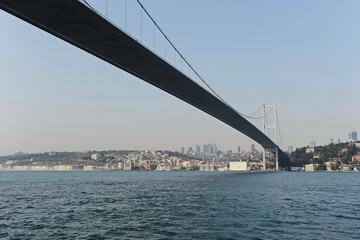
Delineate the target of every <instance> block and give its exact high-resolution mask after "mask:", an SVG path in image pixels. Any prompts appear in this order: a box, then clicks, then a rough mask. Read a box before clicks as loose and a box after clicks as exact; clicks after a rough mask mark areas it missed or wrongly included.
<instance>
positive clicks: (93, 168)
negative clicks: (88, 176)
mask: <svg viewBox="0 0 360 240" xmlns="http://www.w3.org/2000/svg"><path fill="white" fill-rule="evenodd" d="M96 169H97V168H96V166H84V171H94V170H96Z"/></svg>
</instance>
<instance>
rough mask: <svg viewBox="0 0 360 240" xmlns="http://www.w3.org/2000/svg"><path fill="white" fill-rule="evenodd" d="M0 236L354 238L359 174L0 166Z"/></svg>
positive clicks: (358, 223)
mask: <svg viewBox="0 0 360 240" xmlns="http://www.w3.org/2000/svg"><path fill="white" fill-rule="evenodd" d="M0 239H21V240H22V239H360V174H359V173H304V172H302V173H237V172H120V171H119V172H80V171H79V172H15V171H14V172H5V171H3V172H1V171H0Z"/></svg>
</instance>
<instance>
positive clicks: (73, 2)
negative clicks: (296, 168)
mask: <svg viewBox="0 0 360 240" xmlns="http://www.w3.org/2000/svg"><path fill="white" fill-rule="evenodd" d="M133 1H136V2H137V4H138V6H139V9H140V11H141V15H140V17H141V20H140V25H141V26H140V29H141V30H140V37H138V38H136V37H134V36H133V35H131V34H130V33H129V32H128V31H127V0H125V6H124V11H125V12H124V13H125V14H124V26H123V27H120V26H119V25H117V24H116V23H114V22H113V21H111V20H110V19H109V18H108V11H109V2H108V1H106V2H105V3H106V10H105V12H100V11H98V10H97V9H96V8H95V7H94V6H93V5H91V4H89V2H87V1H85V0H61V1H53V0H32V1H29V0H0V8H1V9H2V10H4V11H6V12H8V13H10V14H12V15H14V16H16V17H18V18H20V19H22V20H24V21H26V22H28V23H30V24H32V25H34V26H36V27H38V28H40V29H42V30H44V31H46V32H48V33H50V34H52V35H54V36H56V37H58V38H60V39H62V40H64V41H66V42H68V43H70V44H72V45H74V46H76V47H78V48H80V49H82V50H84V51H86V52H88V53H90V54H92V55H94V56H96V57H98V58H100V59H102V60H104V61H106V62H108V63H110V64H112V65H114V66H116V67H118V68H120V69H122V70H124V71H126V72H128V73H130V74H132V75H134V76H136V77H138V78H140V79H142V80H144V81H145V82H148V83H150V84H152V85H154V86H155V87H158V88H160V89H162V90H164V91H165V92H168V93H169V94H171V95H173V96H175V97H177V98H179V99H181V100H183V101H185V102H187V103H189V104H191V105H192V106H194V107H196V108H198V109H200V110H202V111H204V112H206V113H208V114H209V115H211V116H213V117H215V118H217V119H218V120H220V121H222V122H224V123H226V124H227V125H229V126H231V127H233V128H234V129H236V130H238V131H239V132H241V133H243V134H245V135H246V136H248V137H249V138H251V139H253V140H254V141H256V142H257V143H259V144H260V145H261V146H262V147H263V148H264V156H263V157H264V168H265V166H266V164H265V151H268V152H273V153H274V155H275V158H276V168H277V169H278V168H279V167H287V166H289V164H290V160H289V158H288V156H287V155H286V154H285V153H284V152H283V151H282V150H281V149H280V148H279V146H278V145H279V144H278V142H277V140H275V142H274V141H273V140H271V139H270V137H269V136H267V135H266V134H265V130H266V129H268V128H273V127H274V125H273V126H270V125H268V124H266V122H265V121H264V122H263V131H261V130H260V129H258V128H257V127H255V126H254V125H253V124H252V123H250V122H249V121H248V120H247V119H246V118H253V117H252V116H247V115H245V114H243V113H241V112H239V111H237V110H235V109H234V108H233V107H231V106H230V105H229V104H228V103H227V102H226V101H224V100H223V98H221V97H220V96H219V95H218V94H217V93H216V92H215V91H214V89H212V88H211V87H210V86H209V84H207V82H206V81H205V80H204V79H203V78H202V77H201V76H200V74H199V73H198V72H197V71H196V70H195V69H194V67H193V66H192V65H191V64H190V63H189V61H187V60H186V59H185V57H184V56H183V55H182V54H181V53H180V51H179V50H178V49H177V48H176V47H175V45H174V44H173V43H172V42H171V41H170V39H169V37H168V36H167V35H166V34H165V33H164V31H163V30H162V29H161V28H160V27H159V25H158V24H157V23H156V21H155V20H154V18H153V17H152V16H151V15H150V14H149V12H148V11H147V10H146V9H145V7H144V6H143V4H142V3H141V2H140V1H139V0H133ZM145 17H146V18H147V19H148V20H149V21H150V22H151V24H152V26H153V44H152V46H149V45H146V44H145V43H144V42H143V41H142V38H143V21H144V20H143V19H145ZM156 33H157V34H159V36H161V37H162V38H163V39H164V41H163V42H164V43H165V45H164V48H163V49H164V51H163V54H162V55H161V54H159V47H158V48H156ZM156 49H158V51H156ZM266 107H273V106H270V105H264V112H263V115H262V116H261V117H257V118H263V119H264V118H265V117H266V113H265V108H266ZM275 111H276V109H275ZM276 125H277V124H276Z"/></svg>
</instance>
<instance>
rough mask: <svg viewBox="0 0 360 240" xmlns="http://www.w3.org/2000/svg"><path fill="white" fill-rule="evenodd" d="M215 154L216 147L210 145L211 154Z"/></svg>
mask: <svg viewBox="0 0 360 240" xmlns="http://www.w3.org/2000/svg"><path fill="white" fill-rule="evenodd" d="M214 152H215V149H214V146H213V145H212V144H209V153H211V154H213V153H214Z"/></svg>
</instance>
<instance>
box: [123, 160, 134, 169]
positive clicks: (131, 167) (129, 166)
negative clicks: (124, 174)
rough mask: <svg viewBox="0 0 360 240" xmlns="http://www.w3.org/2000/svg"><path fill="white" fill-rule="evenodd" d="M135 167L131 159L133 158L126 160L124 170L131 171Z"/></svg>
mask: <svg viewBox="0 0 360 240" xmlns="http://www.w3.org/2000/svg"><path fill="white" fill-rule="evenodd" d="M133 168H134V162H133V161H131V160H127V161H126V162H125V166H124V170H125V171H131V170H133Z"/></svg>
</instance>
